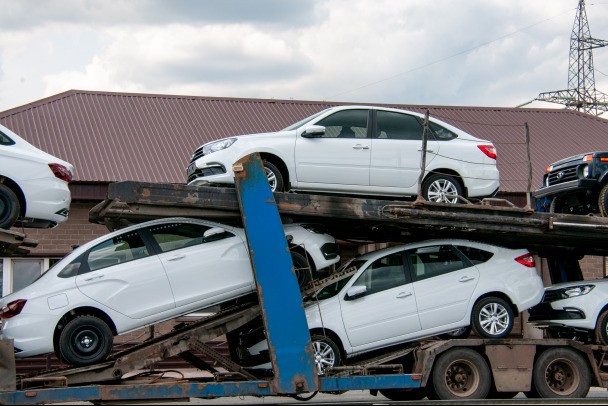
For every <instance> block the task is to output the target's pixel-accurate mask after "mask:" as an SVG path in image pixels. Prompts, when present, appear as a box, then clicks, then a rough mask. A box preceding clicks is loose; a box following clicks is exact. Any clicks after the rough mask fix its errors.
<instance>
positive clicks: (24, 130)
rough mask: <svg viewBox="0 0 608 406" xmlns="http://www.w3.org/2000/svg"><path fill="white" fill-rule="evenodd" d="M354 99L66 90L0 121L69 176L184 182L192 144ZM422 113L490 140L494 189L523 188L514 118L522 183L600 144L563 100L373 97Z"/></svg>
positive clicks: (607, 126)
mask: <svg viewBox="0 0 608 406" xmlns="http://www.w3.org/2000/svg"><path fill="white" fill-rule="evenodd" d="M344 104H356V103H339V102H320V101H296V100H274V99H239V98H224V97H195V96H176V95H156V94H134V93H113V92H98V91H83V90H69V91H67V92H64V93H60V94H57V95H55V96H51V97H47V98H45V99H41V100H39V101H36V102H33V103H30V104H26V105H23V106H20V107H16V108H13V109H10V110H6V111H4V112H0V123H2V124H3V125H5V126H6V127H8V128H10V129H11V130H13V131H14V132H16V133H17V134H19V135H20V136H21V137H23V138H24V139H26V140H27V141H29V142H30V143H32V144H33V145H35V146H37V147H38V148H40V149H42V150H44V151H47V152H48V153H50V154H52V155H55V156H57V157H59V158H62V159H64V160H66V161H68V162H71V163H72V164H74V166H75V168H76V173H75V177H74V181H75V182H83V183H90V182H102V183H107V182H115V181H124V180H136V181H142V182H167V183H184V182H185V177H186V167H187V165H188V163H189V160H190V157H191V155H192V153H193V152H194V150H195V149H196V148H197V147H199V146H200V145H201V144H203V143H206V142H209V141H212V140H215V139H218V138H223V137H228V136H233V135H239V134H251V133H260V132H268V131H276V130H280V129H282V128H285V127H287V126H288V125H290V124H292V123H294V122H296V121H298V120H300V119H302V118H304V117H307V116H309V115H312V114H314V113H316V112H317V111H320V110H323V109H325V108H328V107H331V106H339V105H344ZM368 105H372V106H385V107H394V108H402V109H406V110H412V111H417V112H421V113H424V112H425V111H426V110H427V109H428V110H429V112H430V114H431V116H433V117H436V118H438V119H440V120H442V121H445V122H447V123H449V124H452V125H454V126H456V127H458V128H461V129H463V130H464V131H467V132H469V133H471V134H473V135H474V136H476V137H479V138H483V139H488V140H490V141H492V142H493V143H494V144H495V145H496V147H497V149H498V167H499V170H500V175H501V182H500V190H501V191H502V192H514V193H517V192H525V191H526V189H527V182H528V172H527V153H526V146H525V128H524V124H525V123H527V124H528V126H529V133H530V139H531V147H530V149H531V151H530V153H531V161H532V173H533V182H532V189H533V190H534V189H536V188H538V187H539V186H540V183H541V179H542V175H543V173H544V171H545V169H546V167H547V166H548V165H549V164H551V163H552V162H555V161H557V160H559V159H562V158H565V157H567V156H571V155H575V154H578V153H584V152H590V151H598V150H608V120H605V119H603V118H600V117H596V116H592V115H588V114H584V113H579V112H576V111H573V110H565V109H563V110H562V109H560V110H558V109H530V108H497V107H464V106H460V107H455V106H421V105H395V104H374V103H368Z"/></svg>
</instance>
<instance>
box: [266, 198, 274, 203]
mask: <svg viewBox="0 0 608 406" xmlns="http://www.w3.org/2000/svg"><path fill="white" fill-rule="evenodd" d="M274 202H275V201H274V199H266V203H274Z"/></svg>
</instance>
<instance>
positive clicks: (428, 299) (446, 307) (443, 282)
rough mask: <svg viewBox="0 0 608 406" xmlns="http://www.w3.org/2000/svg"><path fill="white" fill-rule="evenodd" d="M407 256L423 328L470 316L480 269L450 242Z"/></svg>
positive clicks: (422, 248)
mask: <svg viewBox="0 0 608 406" xmlns="http://www.w3.org/2000/svg"><path fill="white" fill-rule="evenodd" d="M407 257H408V259H409V261H411V269H412V273H413V275H412V279H413V280H414V282H413V287H414V293H415V295H416V305H417V307H418V314H419V316H420V323H421V327H422V330H427V329H431V328H434V327H439V326H443V325H447V324H450V323H455V322H458V321H460V320H462V319H463V318H464V317H468V315H467V308H468V306H469V302H470V300H471V296H472V294H473V291H474V290H475V287H476V286H477V283H478V282H479V271H478V269H477V268H476V267H475V266H473V265H472V264H471V262H470V261H469V260H467V259H466V258H465V257H464V256H463V255H462V254H459V253H458V252H456V251H455V250H454V248H453V247H452V246H451V245H449V244H441V245H432V246H427V247H421V248H417V249H414V250H410V251H408V252H407Z"/></svg>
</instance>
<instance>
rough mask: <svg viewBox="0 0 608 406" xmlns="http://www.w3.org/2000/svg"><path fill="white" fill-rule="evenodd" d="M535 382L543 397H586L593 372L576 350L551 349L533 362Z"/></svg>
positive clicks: (533, 382) (533, 379)
mask: <svg viewBox="0 0 608 406" xmlns="http://www.w3.org/2000/svg"><path fill="white" fill-rule="evenodd" d="M532 385H534V390H535V392H536V393H538V395H539V396H540V397H541V398H584V397H585V396H587V393H588V392H589V387H590V386H591V372H590V371H589V366H588V365H587V363H586V362H585V359H584V358H583V357H582V356H581V355H580V354H579V353H577V352H576V351H574V350H573V349H571V348H549V349H548V350H546V351H543V352H542V353H541V354H540V355H539V356H538V359H537V360H536V362H535V363H534V370H533V371H532Z"/></svg>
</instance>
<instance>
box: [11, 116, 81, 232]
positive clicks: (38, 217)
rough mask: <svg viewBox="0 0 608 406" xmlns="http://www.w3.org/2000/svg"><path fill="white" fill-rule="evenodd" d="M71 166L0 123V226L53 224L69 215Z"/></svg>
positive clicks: (53, 225) (41, 226) (49, 225)
mask: <svg viewBox="0 0 608 406" xmlns="http://www.w3.org/2000/svg"><path fill="white" fill-rule="evenodd" d="M73 173H74V167H73V166H72V165H71V164H69V163H68V162H65V161H63V160H61V159H59V158H56V157H54V156H52V155H49V154H47V153H46V152H44V151H41V150H39V149H38V148H36V147H34V146H33V145H31V144H30V143H28V142H27V141H25V140H24V139H22V138H21V137H19V136H18V135H17V134H15V133H14V132H12V131H11V130H9V129H8V128H6V127H4V126H2V125H0V180H1V181H0V228H10V227H12V226H13V225H18V226H23V227H33V228H47V227H55V226H56V225H58V224H61V223H64V222H65V221H66V220H67V218H68V212H69V208H70V202H71V195H70V189H69V188H68V183H69V182H71V181H72V174H73Z"/></svg>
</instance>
